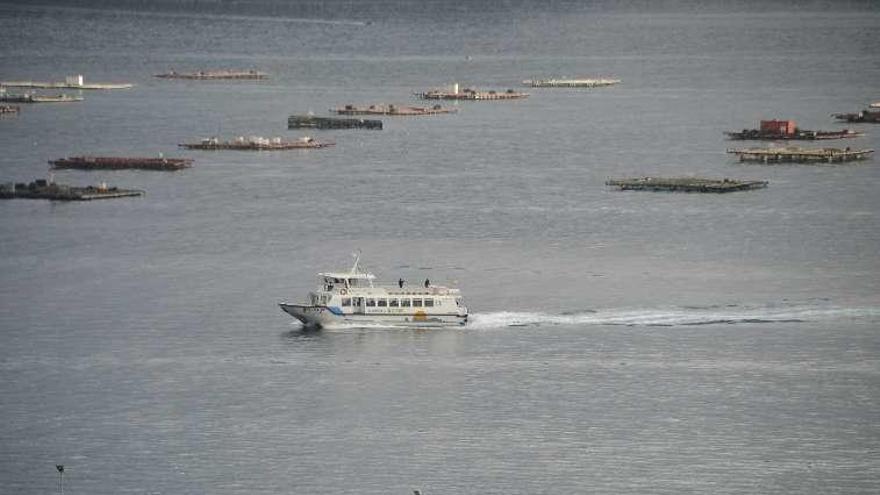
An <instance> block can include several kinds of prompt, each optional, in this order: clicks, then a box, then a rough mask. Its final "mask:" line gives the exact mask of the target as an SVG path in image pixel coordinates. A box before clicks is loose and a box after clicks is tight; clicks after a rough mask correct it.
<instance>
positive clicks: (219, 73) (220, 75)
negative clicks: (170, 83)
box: [154, 70, 269, 81]
mask: <svg viewBox="0 0 880 495" xmlns="http://www.w3.org/2000/svg"><path fill="white" fill-rule="evenodd" d="M154 76H155V77H158V78H160V79H191V80H199V81H204V80H212V79H256V80H261V79H267V78H268V77H269V75H268V74H266V73H265V72H260V71H257V70H213V71H202V70H199V71H194V72H176V71H174V70H171V71H168V72H165V73H163V74H154Z"/></svg>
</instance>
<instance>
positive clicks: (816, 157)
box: [727, 147, 874, 163]
mask: <svg viewBox="0 0 880 495" xmlns="http://www.w3.org/2000/svg"><path fill="white" fill-rule="evenodd" d="M727 152H728V153H731V154H734V155H737V156H738V157H739V161H741V162H760V163H840V162H851V161H855V160H864V159H866V158H868V157H869V156H870V155H871V153H873V152H874V150H872V149H863V150H853V149H850V148H844V149H841V148H816V149H809V148H798V147H789V148H748V149H739V150H736V149H729V150H727Z"/></svg>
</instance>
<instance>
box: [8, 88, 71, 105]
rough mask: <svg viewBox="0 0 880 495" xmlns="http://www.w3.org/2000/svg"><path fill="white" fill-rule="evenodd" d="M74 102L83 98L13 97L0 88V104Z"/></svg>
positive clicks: (55, 96)
mask: <svg viewBox="0 0 880 495" xmlns="http://www.w3.org/2000/svg"><path fill="white" fill-rule="evenodd" d="M74 101H83V97H82V96H70V95H65V94H60V95H54V96H47V95H37V94H33V93H23V94H20V95H13V94H9V93H7V92H6V89H5V88H0V102H3V103H70V102H74Z"/></svg>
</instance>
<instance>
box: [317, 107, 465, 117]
mask: <svg viewBox="0 0 880 495" xmlns="http://www.w3.org/2000/svg"><path fill="white" fill-rule="evenodd" d="M457 111H458V109H457V108H443V107H442V106H440V105H434V106H433V107H412V106H399V105H394V104H388V105H370V106H368V107H356V106H354V105H345V106H344V107H339V108H332V109H330V112H331V113H335V114H339V115H389V116H394V117H398V116H399V117H410V116H417V115H440V114H446V113H455V112H457Z"/></svg>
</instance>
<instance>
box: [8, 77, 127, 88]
mask: <svg viewBox="0 0 880 495" xmlns="http://www.w3.org/2000/svg"><path fill="white" fill-rule="evenodd" d="M0 86H4V87H8V88H36V89H130V88H133V87H134V84H130V83H87V82H85V79H84V78H83V76H82V74H77V75H75V76H67V77H66V78H65V79H64V81H59V82H44V81H0Z"/></svg>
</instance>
